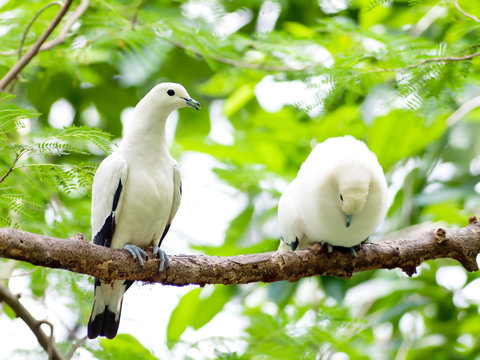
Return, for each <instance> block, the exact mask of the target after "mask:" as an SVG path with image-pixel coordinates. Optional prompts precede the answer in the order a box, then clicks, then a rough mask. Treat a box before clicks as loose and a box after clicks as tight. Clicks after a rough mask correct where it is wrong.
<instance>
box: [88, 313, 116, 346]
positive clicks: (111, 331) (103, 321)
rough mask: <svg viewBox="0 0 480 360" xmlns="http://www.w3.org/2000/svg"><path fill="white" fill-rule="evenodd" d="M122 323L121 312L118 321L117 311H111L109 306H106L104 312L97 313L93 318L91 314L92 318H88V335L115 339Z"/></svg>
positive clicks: (91, 337)
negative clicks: (116, 318) (116, 317)
mask: <svg viewBox="0 0 480 360" xmlns="http://www.w3.org/2000/svg"><path fill="white" fill-rule="evenodd" d="M119 325H120V314H119V316H118V321H117V320H115V313H114V312H113V311H110V309H109V308H108V306H105V309H104V311H103V312H102V313H100V314H97V316H95V318H94V319H93V320H92V316H91V315H90V320H88V327H87V336H88V338H89V339H95V338H96V337H97V336H104V337H106V338H107V339H113V338H114V337H115V336H116V335H117V332H118V326H119Z"/></svg>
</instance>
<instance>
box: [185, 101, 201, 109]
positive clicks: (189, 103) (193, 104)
mask: <svg viewBox="0 0 480 360" xmlns="http://www.w3.org/2000/svg"><path fill="white" fill-rule="evenodd" d="M182 99H183V100H185V102H186V103H187V106H190V107H192V108H194V109H197V110H200V107H201V105H200V103H199V102H198V101H196V100H193V99H192V98H182Z"/></svg>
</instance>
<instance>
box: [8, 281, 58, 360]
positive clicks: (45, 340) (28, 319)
mask: <svg viewBox="0 0 480 360" xmlns="http://www.w3.org/2000/svg"><path fill="white" fill-rule="evenodd" d="M0 301H1V302H5V303H6V304H7V305H8V306H10V307H11V308H12V309H13V311H15V315H16V316H17V317H19V318H21V319H22V320H23V321H24V322H25V324H27V325H28V327H29V328H30V330H32V332H33V333H34V335H35V336H36V338H37V341H38V343H39V344H40V345H41V346H42V348H43V349H44V350H45V351H46V352H47V353H48V354H49V359H50V358H51V359H53V360H64V359H65V358H64V357H63V355H62V353H61V352H60V350H59V349H58V348H57V346H56V345H55V343H54V341H53V325H52V324H51V323H50V322H48V321H46V320H43V321H39V320H37V319H35V318H34V317H33V316H32V314H30V312H29V311H28V310H27V308H26V307H24V306H23V305H22V304H21V303H20V301H19V300H18V296H15V295H13V294H12V293H11V292H10V290H8V289H7V288H6V287H5V286H2V285H0ZM42 324H47V325H49V326H50V329H51V335H50V336H47V334H45V332H44V331H43V330H42V329H41V327H40V325H42Z"/></svg>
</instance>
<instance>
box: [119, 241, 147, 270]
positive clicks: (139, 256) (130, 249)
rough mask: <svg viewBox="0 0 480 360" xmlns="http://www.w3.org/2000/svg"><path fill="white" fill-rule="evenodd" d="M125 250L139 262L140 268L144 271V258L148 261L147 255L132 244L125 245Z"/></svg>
mask: <svg viewBox="0 0 480 360" xmlns="http://www.w3.org/2000/svg"><path fill="white" fill-rule="evenodd" d="M123 249H125V250H127V251H128V252H129V253H130V255H132V257H133V260H134V261H138V263H139V264H140V267H141V268H142V269H143V267H144V263H143V258H145V259H148V255H147V253H146V252H145V251H144V250H143V249H142V248H140V247H138V246H137V245H132V244H125V245H123Z"/></svg>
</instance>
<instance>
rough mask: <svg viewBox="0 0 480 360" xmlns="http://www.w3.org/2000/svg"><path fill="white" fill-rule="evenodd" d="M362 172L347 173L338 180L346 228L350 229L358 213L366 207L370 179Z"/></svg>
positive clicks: (339, 196)
mask: <svg viewBox="0 0 480 360" xmlns="http://www.w3.org/2000/svg"><path fill="white" fill-rule="evenodd" d="M365 175H366V174H363V173H361V172H355V173H354V174H353V173H350V171H347V172H345V173H344V174H342V175H340V176H339V178H338V179H337V180H338V193H339V194H338V198H339V203H340V208H341V210H342V212H343V213H344V214H345V226H346V227H349V226H350V224H351V223H352V221H353V217H354V215H355V214H356V213H358V212H359V211H361V210H362V209H363V207H364V206H365V203H366V201H367V197H368V191H369V177H368V176H365Z"/></svg>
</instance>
